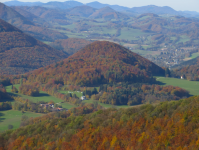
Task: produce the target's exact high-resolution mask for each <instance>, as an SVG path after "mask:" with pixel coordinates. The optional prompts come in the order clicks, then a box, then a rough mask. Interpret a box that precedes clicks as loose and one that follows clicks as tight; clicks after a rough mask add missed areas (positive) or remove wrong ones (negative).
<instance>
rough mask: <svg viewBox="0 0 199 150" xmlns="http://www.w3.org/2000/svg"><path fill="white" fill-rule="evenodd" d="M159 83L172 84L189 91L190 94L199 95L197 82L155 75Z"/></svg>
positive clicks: (198, 83)
mask: <svg viewBox="0 0 199 150" xmlns="http://www.w3.org/2000/svg"><path fill="white" fill-rule="evenodd" d="M156 78H157V81H159V84H160V85H173V86H178V87H181V88H183V89H186V90H188V91H190V94H191V95H199V82H198V81H188V80H181V79H177V78H165V77H156Z"/></svg>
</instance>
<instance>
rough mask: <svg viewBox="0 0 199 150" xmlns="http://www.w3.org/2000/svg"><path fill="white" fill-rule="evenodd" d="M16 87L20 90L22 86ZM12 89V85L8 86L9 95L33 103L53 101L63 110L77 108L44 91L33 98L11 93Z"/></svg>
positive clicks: (16, 85)
mask: <svg viewBox="0 0 199 150" xmlns="http://www.w3.org/2000/svg"><path fill="white" fill-rule="evenodd" d="M14 86H15V87H16V88H17V89H18V88H19V86H20V84H15V85H14ZM11 87H12V86H11V85H10V86H6V91H7V92H8V93H9V94H14V95H15V96H20V97H22V98H25V99H29V100H30V101H32V102H38V101H44V102H50V101H51V100H52V101H54V102H55V103H59V104H60V105H62V107H63V108H66V109H70V108H72V107H76V106H75V105H73V104H70V103H67V102H64V103H63V100H61V99H59V98H56V97H54V96H51V95H49V94H47V93H46V92H43V91H40V96H35V97H33V96H28V95H22V94H19V93H12V92H11Z"/></svg>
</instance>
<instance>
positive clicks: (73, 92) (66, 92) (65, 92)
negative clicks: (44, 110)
mask: <svg viewBox="0 0 199 150" xmlns="http://www.w3.org/2000/svg"><path fill="white" fill-rule="evenodd" d="M59 92H60V93H62V94H68V93H71V94H72V95H73V94H76V95H77V97H81V96H82V93H81V92H76V91H59Z"/></svg>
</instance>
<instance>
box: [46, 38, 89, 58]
mask: <svg viewBox="0 0 199 150" xmlns="http://www.w3.org/2000/svg"><path fill="white" fill-rule="evenodd" d="M90 43H91V42H90V41H87V40H84V39H78V38H69V39H66V40H56V41H55V42H52V43H50V44H49V45H50V46H52V47H54V48H55V49H59V50H63V51H65V52H67V53H68V54H69V55H72V54H74V53H76V52H77V51H79V50H80V49H82V48H83V47H85V46H86V45H88V44H90Z"/></svg>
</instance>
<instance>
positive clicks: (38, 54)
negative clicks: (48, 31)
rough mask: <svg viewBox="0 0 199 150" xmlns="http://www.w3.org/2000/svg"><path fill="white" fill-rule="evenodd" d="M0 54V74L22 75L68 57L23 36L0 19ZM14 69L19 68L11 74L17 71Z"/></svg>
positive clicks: (29, 37) (19, 31) (25, 35)
mask: <svg viewBox="0 0 199 150" xmlns="http://www.w3.org/2000/svg"><path fill="white" fill-rule="evenodd" d="M0 53H1V55H0V67H2V70H1V74H18V73H24V71H26V72H27V70H32V69H37V68H40V67H44V66H46V65H49V64H52V63H55V62H57V61H60V59H64V58H66V57H68V55H67V54H66V53H64V52H62V51H58V50H56V49H54V48H52V47H50V46H48V45H46V44H44V43H42V42H40V41H38V40H36V39H35V38H33V37H31V36H29V35H27V34H24V33H23V32H22V31H21V30H19V29H17V28H16V27H13V26H12V25H10V24H9V23H7V22H5V21H3V20H1V19H0ZM10 67H11V68H12V69H10ZM16 67H17V68H18V67H19V71H17V72H13V71H16V70H17V68H16ZM22 68H24V69H22ZM21 69H22V70H21ZM9 70H10V72H9ZM20 71H22V72H20Z"/></svg>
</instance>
